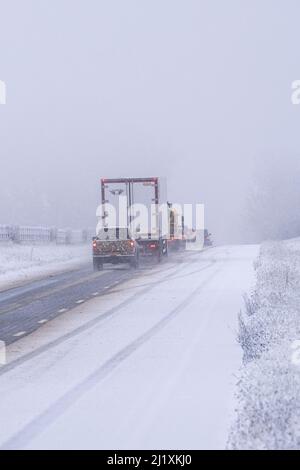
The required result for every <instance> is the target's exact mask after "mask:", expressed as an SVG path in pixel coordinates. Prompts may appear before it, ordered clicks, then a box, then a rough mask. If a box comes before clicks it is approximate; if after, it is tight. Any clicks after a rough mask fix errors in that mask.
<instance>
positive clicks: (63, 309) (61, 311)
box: [58, 308, 68, 313]
mask: <svg viewBox="0 0 300 470" xmlns="http://www.w3.org/2000/svg"><path fill="white" fill-rule="evenodd" d="M67 310H68V309H67V308H61V309H60V310H58V313H64V312H66V311H67Z"/></svg>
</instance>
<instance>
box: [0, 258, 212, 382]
mask: <svg viewBox="0 0 300 470" xmlns="http://www.w3.org/2000/svg"><path fill="white" fill-rule="evenodd" d="M213 264H214V262H213V261H210V262H209V263H208V264H207V265H205V266H204V267H203V268H202V269H200V271H201V270H203V269H207V268H208V267H210V266H212V265H213ZM182 265H186V266H189V264H188V263H185V262H182V263H180V264H179V266H177V265H176V266H175V268H174V266H173V265H172V266H170V267H168V268H167V269H166V270H165V271H167V274H166V275H165V276H163V277H162V278H161V279H159V280H157V281H155V282H153V283H151V282H150V283H148V284H143V285H142V287H144V286H145V287H144V288H143V289H142V290H140V291H139V292H137V293H134V294H133V295H132V296H131V297H129V298H128V299H126V300H124V301H123V302H121V303H120V304H118V305H116V306H115V307H112V308H111V309H109V310H107V311H106V312H105V313H102V314H101V315H100V316H98V317H96V318H94V319H93V320H90V321H88V322H87V323H85V324H83V325H81V326H79V327H78V328H75V329H74V330H72V331H70V332H69V333H66V334H65V335H63V336H60V337H59V338H57V339H55V340H53V341H51V342H50V343H47V344H45V345H43V346H40V347H39V348H37V349H36V350H34V351H32V352H30V353H28V354H25V355H24V356H21V357H20V358H18V359H16V360H14V361H12V362H10V363H8V364H6V365H4V366H2V367H1V368H0V376H1V375H3V374H5V373H6V372H9V371H10V370H12V369H14V368H16V367H17V366H19V365H22V364H23V363H25V362H27V361H30V360H31V359H33V358H35V357H36V356H38V355H40V354H43V353H44V352H47V351H49V350H51V349H53V348H55V347H56V346H59V345H60V344H62V343H64V342H65V341H68V340H69V339H72V338H74V337H76V336H78V335H80V334H81V333H83V332H85V331H88V330H89V329H91V328H93V327H94V326H96V325H98V324H99V323H102V322H103V321H105V320H107V319H110V318H115V317H116V316H117V315H118V314H121V312H119V311H120V310H121V311H122V308H124V307H127V306H128V305H130V304H131V303H132V302H134V301H135V300H136V299H137V298H139V297H140V296H142V295H144V294H145V293H147V292H149V291H150V290H152V289H154V288H155V287H156V286H157V285H158V284H161V283H162V282H164V281H167V280H168V279H171V278H172V277H174V276H175V275H176V273H177V272H178V271H179V270H182V269H184V268H183V266H182ZM171 270H173V271H174V274H173V275H172V274H171V275H170V273H169V271H171ZM149 275H151V274H149ZM120 283H121V281H120ZM112 287H114V286H112ZM120 290H122V289H120ZM116 292H117V291H116ZM103 295H105V294H103Z"/></svg>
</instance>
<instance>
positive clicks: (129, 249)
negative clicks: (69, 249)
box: [93, 227, 140, 271]
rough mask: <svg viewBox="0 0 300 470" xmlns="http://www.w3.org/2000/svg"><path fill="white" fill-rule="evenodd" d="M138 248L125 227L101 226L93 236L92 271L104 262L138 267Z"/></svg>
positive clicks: (99, 267)
mask: <svg viewBox="0 0 300 470" xmlns="http://www.w3.org/2000/svg"><path fill="white" fill-rule="evenodd" d="M139 257H140V248H139V244H138V242H137V241H136V240H135V239H134V238H133V236H132V235H131V234H130V231H129V229H128V228H127V227H103V228H101V229H100V230H99V233H98V234H97V236H96V237H94V238H93V266H94V271H100V270H102V269H103V265H104V263H112V264H119V263H129V264H130V265H131V266H132V267H133V268H138V266H139Z"/></svg>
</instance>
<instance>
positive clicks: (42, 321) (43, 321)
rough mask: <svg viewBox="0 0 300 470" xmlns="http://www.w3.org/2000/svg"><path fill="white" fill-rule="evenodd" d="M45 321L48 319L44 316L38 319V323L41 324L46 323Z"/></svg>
mask: <svg viewBox="0 0 300 470" xmlns="http://www.w3.org/2000/svg"><path fill="white" fill-rule="evenodd" d="M47 321H48V320H47V318H44V319H43V320H39V321H38V323H40V324H41V325H42V324H43V323H47Z"/></svg>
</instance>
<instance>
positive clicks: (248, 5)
mask: <svg viewBox="0 0 300 470" xmlns="http://www.w3.org/2000/svg"><path fill="white" fill-rule="evenodd" d="M299 17H300V3H299V1H298V0H287V1H283V0H281V1H279V0H263V1H262V0H226V1H224V0H207V1H201V0H195V1H193V0H184V1H183V0H181V1H179V0H159V1H158V0H151V1H150V0H148V1H145V0H135V1H133V0H119V1H116V0H106V1H102V0H51V1H48V0H47V1H46V0H10V1H9V2H7V1H6V0H5V1H4V0H0V80H4V81H5V82H6V87H7V104H6V105H5V106H2V105H1V106H0V224H1V223H15V224H19V223H21V224H35V225H38V224H44V225H45V224H46V225H58V226H60V227H66V226H71V227H74V228H82V227H85V226H87V225H88V226H93V224H96V221H95V210H96V206H97V204H98V202H99V178H100V177H101V176H106V177H111V176H131V175H132V176H156V175H163V176H166V177H167V178H168V190H169V200H172V201H174V202H182V203H189V202H194V203H196V202H200V203H202V202H203V203H205V207H206V223H207V226H208V228H209V229H210V230H211V231H212V232H213V233H214V234H215V239H216V240H217V241H219V242H233V241H239V240H243V238H244V236H245V232H246V231H247V225H243V226H241V223H240V221H241V220H243V224H245V217H242V214H243V211H244V204H245V198H246V196H247V194H248V191H249V188H251V181H252V180H251V178H252V174H253V172H255V167H256V165H257V163H258V162H261V161H262V160H263V159H264V158H265V157H266V156H268V159H270V156H271V159H272V155H273V154H274V155H275V154H276V155H277V156H278V155H280V156H281V158H282V164H283V165H284V159H290V158H293V159H294V158H296V159H297V158H299V155H300V139H299V129H300V127H299V125H300V106H298V107H297V106H292V105H291V101H290V95H291V82H292V81H293V80H296V79H300V47H299V44H300V30H299Z"/></svg>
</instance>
